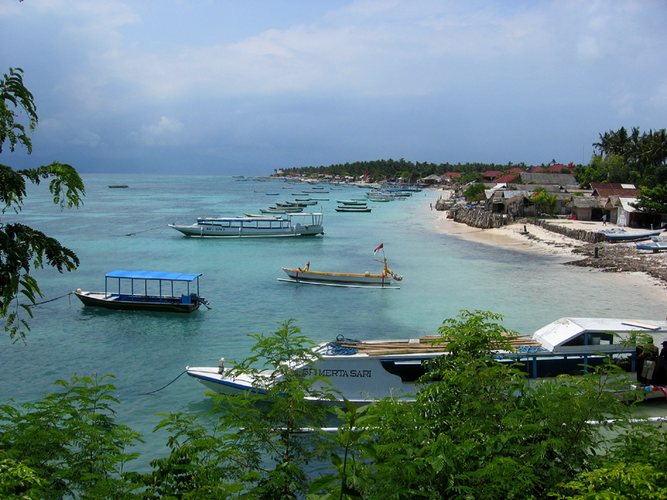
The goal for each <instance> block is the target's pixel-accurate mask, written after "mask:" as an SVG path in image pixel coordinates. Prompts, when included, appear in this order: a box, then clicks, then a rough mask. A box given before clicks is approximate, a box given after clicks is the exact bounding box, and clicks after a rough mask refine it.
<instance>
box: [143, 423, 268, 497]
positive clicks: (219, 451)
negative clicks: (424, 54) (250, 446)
mask: <svg viewBox="0 0 667 500" xmlns="http://www.w3.org/2000/svg"><path fill="white" fill-rule="evenodd" d="M161 429H164V430H167V431H168V432H169V438H168V440H167V446H168V447H169V449H170V453H169V455H168V456H166V457H159V458H155V459H153V460H152V461H151V466H152V467H153V470H152V472H150V473H148V474H145V475H144V476H142V477H141V482H142V483H144V485H145V492H144V496H145V497H146V498H165V497H178V498H226V497H229V496H231V495H233V494H236V493H238V492H239V491H241V489H242V484H241V482H236V477H237V476H238V473H237V472H238V471H239V470H245V468H246V467H247V466H248V464H253V463H254V459H256V458H257V457H247V456H244V454H243V453H242V451H240V450H237V449H234V448H232V447H227V446H226V444H225V440H223V439H222V438H221V437H220V436H219V435H218V433H217V432H216V430H215V427H214V426H213V431H209V425H208V424H201V423H199V417H198V416H196V415H184V414H182V413H175V414H171V415H167V416H165V418H164V419H163V420H162V421H161V422H160V423H159V424H158V426H157V427H156V428H155V430H156V431H158V430H161ZM248 458H252V459H251V460H248Z"/></svg>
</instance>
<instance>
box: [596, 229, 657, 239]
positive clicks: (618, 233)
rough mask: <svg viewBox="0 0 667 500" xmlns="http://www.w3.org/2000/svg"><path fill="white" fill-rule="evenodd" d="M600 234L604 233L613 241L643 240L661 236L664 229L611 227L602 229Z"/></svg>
mask: <svg viewBox="0 0 667 500" xmlns="http://www.w3.org/2000/svg"><path fill="white" fill-rule="evenodd" d="M598 233H600V234H604V235H605V236H606V237H607V239H608V240H609V241H611V242H622V241H642V240H649V239H651V238H653V237H655V236H659V235H660V233H662V230H652V229H634V230H633V229H624V228H622V227H611V228H609V229H600V230H599V231H598Z"/></svg>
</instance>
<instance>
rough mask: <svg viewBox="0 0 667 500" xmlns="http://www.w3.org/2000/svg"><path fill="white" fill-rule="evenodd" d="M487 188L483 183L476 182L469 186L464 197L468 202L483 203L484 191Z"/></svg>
mask: <svg viewBox="0 0 667 500" xmlns="http://www.w3.org/2000/svg"><path fill="white" fill-rule="evenodd" d="M485 189H486V187H485V186H484V184H482V183H481V182H475V183H473V184H471V185H470V186H468V188H466V190H465V191H464V193H463V195H464V196H465V197H466V200H468V201H482V200H484V190H485Z"/></svg>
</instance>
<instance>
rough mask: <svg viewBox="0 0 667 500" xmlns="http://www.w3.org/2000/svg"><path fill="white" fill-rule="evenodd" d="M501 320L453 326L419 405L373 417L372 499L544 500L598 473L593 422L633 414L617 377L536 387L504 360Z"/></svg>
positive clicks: (468, 316) (484, 317)
mask: <svg viewBox="0 0 667 500" xmlns="http://www.w3.org/2000/svg"><path fill="white" fill-rule="evenodd" d="M499 318H500V317H499V316H498V315H495V314H492V313H488V312H483V311H473V312H468V311H463V312H462V313H461V314H460V315H459V317H458V318H457V319H450V320H446V321H445V323H444V324H443V327H442V328H441V330H440V333H441V336H440V338H439V339H438V340H437V342H438V343H442V344H443V346H445V347H446V349H447V350H448V351H451V353H452V354H451V355H450V356H446V357H442V358H438V360H437V361H436V362H434V363H433V365H432V366H431V367H430V371H429V373H428V375H429V380H430V381H431V383H429V384H428V385H425V386H424V388H423V389H422V390H421V391H420V393H419V395H418V397H417V402H416V404H414V405H405V404H398V403H393V402H384V403H382V404H381V405H378V406H377V407H375V406H374V407H372V408H370V409H369V410H368V415H369V417H372V416H374V417H375V418H376V422H375V424H376V425H374V426H372V433H373V434H372V436H371V435H370V434H369V436H368V440H367V442H365V443H364V446H365V447H366V449H367V451H366V452H365V457H366V459H367V460H368V462H369V465H368V471H367V472H366V476H367V477H368V478H371V480H370V481H369V482H368V483H367V485H366V488H367V489H366V491H365V492H364V495H365V496H367V497H371V498H381V497H391V498H397V497H399V496H400V497H409V498H448V497H457V498H458V497H460V498H463V497H466V498H490V499H495V498H530V497H533V498H540V497H545V496H546V494H547V493H548V492H550V491H553V490H554V489H555V488H556V487H557V485H559V484H560V483H561V482H563V481H567V480H568V478H575V477H576V475H577V474H579V473H580V472H581V471H585V470H587V469H588V468H589V466H590V463H591V460H592V457H593V456H594V450H595V449H596V448H597V447H599V445H600V443H601V442H602V440H603V439H604V437H603V436H602V434H601V432H602V430H603V427H595V426H591V425H588V424H587V422H588V421H589V420H594V419H599V420H602V417H603V416H609V415H614V416H622V415H625V414H626V412H627V409H626V408H625V407H624V406H623V405H622V404H621V403H620V402H619V401H618V400H617V399H616V398H615V397H614V396H613V395H612V394H610V393H609V392H607V391H606V390H605V388H606V387H607V375H605V374H599V375H591V376H583V377H559V378H558V379H556V380H554V381H545V382H543V383H540V384H529V383H528V381H527V380H526V379H525V377H524V376H523V374H522V373H521V372H520V371H518V370H517V369H515V368H513V367H511V366H507V365H505V364H501V363H499V362H498V361H497V360H495V359H494V351H495V350H496V349H504V348H505V347H506V346H507V345H508V344H507V343H508V339H507V337H506V335H505V332H506V329H505V328H503V327H502V326H501V325H500V324H498V323H497V320H498V319H499ZM612 374H615V372H614V371H613V370H612ZM612 378H613V376H612ZM376 408H377V409H378V410H379V411H377V412H376V411H375V410H376ZM397 492H400V493H397Z"/></svg>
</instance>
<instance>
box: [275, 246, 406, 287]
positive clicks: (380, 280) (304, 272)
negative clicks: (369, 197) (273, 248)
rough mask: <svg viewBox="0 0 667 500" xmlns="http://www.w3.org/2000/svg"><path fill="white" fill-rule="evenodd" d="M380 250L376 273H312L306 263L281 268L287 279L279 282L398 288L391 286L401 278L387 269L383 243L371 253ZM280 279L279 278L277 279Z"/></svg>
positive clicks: (308, 264) (401, 277)
mask: <svg viewBox="0 0 667 500" xmlns="http://www.w3.org/2000/svg"><path fill="white" fill-rule="evenodd" d="M380 250H382V254H383V255H382V260H381V261H379V262H381V263H382V270H381V271H380V272H378V273H371V272H363V273H343V272H332V271H314V270H312V269H311V268H310V262H308V263H307V264H306V265H305V266H304V268H303V269H302V268H300V267H283V268H282V269H283V272H284V273H285V274H287V276H288V277H289V279H281V281H289V282H292V283H304V284H313V285H323V284H328V285H334V286H355V285H356V286H365V287H377V288H398V287H396V286H392V284H393V283H394V282H396V281H401V280H402V279H403V276H401V275H399V274H396V273H395V272H394V271H392V270H391V269H389V265H388V262H387V256H386V255H385V254H384V243H381V244H380V245H379V246H378V247H377V248H376V249H375V251H374V252H373V253H377V252H378V251H380ZM279 279H280V278H279Z"/></svg>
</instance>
